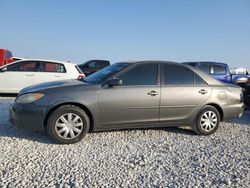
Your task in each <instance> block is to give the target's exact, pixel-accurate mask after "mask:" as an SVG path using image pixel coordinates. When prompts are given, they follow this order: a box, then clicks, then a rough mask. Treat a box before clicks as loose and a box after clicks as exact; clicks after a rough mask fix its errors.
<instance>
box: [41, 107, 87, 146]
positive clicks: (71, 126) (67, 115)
mask: <svg viewBox="0 0 250 188" xmlns="http://www.w3.org/2000/svg"><path fill="white" fill-rule="evenodd" d="M89 127H90V120H89V117H88V115H87V114H86V112H85V111H84V110H82V109H81V108H79V107H77V106H74V105H64V106H61V107H59V108H57V109H56V110H55V111H53V112H52V113H51V114H50V116H49V118H48V121H47V126H46V131H47V133H48V135H49V137H50V138H51V139H52V140H54V141H55V142H56V143H58V144H74V143H76V142H79V141H81V140H82V139H83V137H84V136H85V135H86V134H87V133H88V131H89Z"/></svg>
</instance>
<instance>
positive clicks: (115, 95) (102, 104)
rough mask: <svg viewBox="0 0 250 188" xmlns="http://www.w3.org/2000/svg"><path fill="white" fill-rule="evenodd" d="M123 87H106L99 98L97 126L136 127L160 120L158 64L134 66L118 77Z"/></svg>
mask: <svg viewBox="0 0 250 188" xmlns="http://www.w3.org/2000/svg"><path fill="white" fill-rule="evenodd" d="M118 78H120V79H121V80H122V82H123V84H122V86H116V87H103V88H102V89H101V90H100V93H99V96H98V115H99V122H98V124H99V125H100V126H103V127H107V126H115V125H116V126H118V127H119V125H120V126H121V125H122V126H123V127H124V125H127V126H128V127H131V126H133V124H143V123H150V122H158V121H159V102H160V86H159V79H158V64H154V63H148V64H141V65H140V64H139V65H136V66H133V67H132V68H130V69H129V70H127V71H125V72H124V73H122V74H120V75H118Z"/></svg>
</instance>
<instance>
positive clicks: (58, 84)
mask: <svg viewBox="0 0 250 188" xmlns="http://www.w3.org/2000/svg"><path fill="white" fill-rule="evenodd" d="M76 85H89V84H87V83H85V82H82V81H79V80H60V81H54V82H45V83H41V84H36V85H32V86H29V87H26V88H24V89H22V90H21V91H20V92H19V95H22V94H24V93H34V92H38V91H41V90H45V89H51V88H58V87H65V86H76Z"/></svg>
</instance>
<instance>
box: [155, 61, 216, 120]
mask: <svg viewBox="0 0 250 188" xmlns="http://www.w3.org/2000/svg"><path fill="white" fill-rule="evenodd" d="M162 66H163V68H162V87H161V100H160V121H170V122H171V121H173V122H184V121H185V120H187V119H188V118H189V117H191V116H192V115H193V113H194V112H195V111H196V110H197V109H198V108H199V107H200V105H201V104H202V103H203V102H204V101H206V100H207V99H208V97H209V96H210V94H211V88H210V87H209V86H208V85H207V84H206V83H205V82H204V81H203V80H202V79H201V78H200V77H199V76H198V75H196V74H195V73H194V72H193V71H192V70H190V69H188V68H187V67H184V66H181V65H174V64H163V65H162Z"/></svg>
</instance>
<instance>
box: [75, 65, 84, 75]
mask: <svg viewBox="0 0 250 188" xmlns="http://www.w3.org/2000/svg"><path fill="white" fill-rule="evenodd" d="M76 69H77V71H78V72H79V74H83V72H82V70H81V69H80V68H79V67H78V66H77V65H76Z"/></svg>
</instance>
